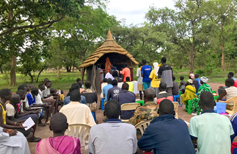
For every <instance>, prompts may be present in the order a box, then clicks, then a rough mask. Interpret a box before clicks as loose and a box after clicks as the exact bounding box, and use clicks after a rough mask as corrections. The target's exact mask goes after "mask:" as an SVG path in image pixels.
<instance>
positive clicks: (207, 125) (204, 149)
mask: <svg viewBox="0 0 237 154" xmlns="http://www.w3.org/2000/svg"><path fill="white" fill-rule="evenodd" d="M189 133H190V135H191V136H193V137H196V138H197V142H198V152H197V154H230V153H231V152H230V147H231V140H230V136H231V135H233V134H234V131H233V128H232V125H231V123H230V120H229V119H228V118H227V117H225V116H223V115H219V114H217V113H203V114H201V115H198V116H195V117H193V118H191V121H190V124H189Z"/></svg>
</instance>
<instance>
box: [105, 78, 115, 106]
mask: <svg viewBox="0 0 237 154" xmlns="http://www.w3.org/2000/svg"><path fill="white" fill-rule="evenodd" d="M107 83H108V85H106V86H105V87H104V88H103V92H102V93H103V95H104V98H105V100H104V103H106V102H108V91H109V89H110V88H113V86H112V80H111V79H107Z"/></svg>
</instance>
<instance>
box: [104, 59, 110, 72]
mask: <svg viewBox="0 0 237 154" xmlns="http://www.w3.org/2000/svg"><path fill="white" fill-rule="evenodd" d="M110 69H111V62H110V60H109V57H107V58H106V61H105V73H108V72H109V70H110Z"/></svg>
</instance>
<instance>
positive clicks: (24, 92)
mask: <svg viewBox="0 0 237 154" xmlns="http://www.w3.org/2000/svg"><path fill="white" fill-rule="evenodd" d="M16 94H18V95H20V96H22V95H25V94H26V91H25V90H23V89H20V90H17V92H16Z"/></svg>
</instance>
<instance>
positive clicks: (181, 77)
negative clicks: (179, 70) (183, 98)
mask: <svg viewBox="0 0 237 154" xmlns="http://www.w3.org/2000/svg"><path fill="white" fill-rule="evenodd" d="M180 81H181V82H180V84H179V91H181V92H182V94H183V93H184V91H185V87H186V83H185V81H184V76H180Z"/></svg>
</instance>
